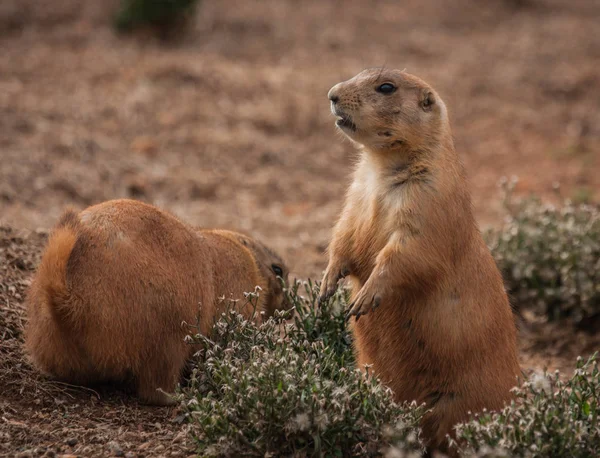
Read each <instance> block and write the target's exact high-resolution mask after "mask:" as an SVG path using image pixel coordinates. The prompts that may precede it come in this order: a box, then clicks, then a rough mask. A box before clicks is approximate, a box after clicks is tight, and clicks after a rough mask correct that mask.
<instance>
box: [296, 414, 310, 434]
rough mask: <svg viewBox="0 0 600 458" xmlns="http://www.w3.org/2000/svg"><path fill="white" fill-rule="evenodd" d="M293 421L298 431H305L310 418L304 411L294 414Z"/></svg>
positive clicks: (308, 425)
mask: <svg viewBox="0 0 600 458" xmlns="http://www.w3.org/2000/svg"><path fill="white" fill-rule="evenodd" d="M294 423H296V427H297V428H298V431H306V430H307V429H308V428H310V418H309V417H308V414H305V413H299V414H298V415H296V418H294Z"/></svg>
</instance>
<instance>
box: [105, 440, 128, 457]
mask: <svg viewBox="0 0 600 458" xmlns="http://www.w3.org/2000/svg"><path fill="white" fill-rule="evenodd" d="M106 445H107V447H108V449H109V450H110V451H111V453H112V454H114V455H115V456H124V455H125V453H123V449H122V448H121V446H120V445H119V443H118V442H116V441H110V442H109V443H108V444H106Z"/></svg>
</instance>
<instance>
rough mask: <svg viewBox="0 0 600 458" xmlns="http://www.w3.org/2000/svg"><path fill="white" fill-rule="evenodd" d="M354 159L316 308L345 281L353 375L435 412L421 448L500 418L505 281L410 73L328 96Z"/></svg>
mask: <svg viewBox="0 0 600 458" xmlns="http://www.w3.org/2000/svg"><path fill="white" fill-rule="evenodd" d="M329 99H330V101H331V109H332V112H333V114H334V115H335V116H336V117H337V121H336V124H337V126H338V128H339V129H340V130H341V131H342V132H343V133H344V134H345V135H346V136H347V137H348V138H349V139H351V140H352V141H353V142H354V143H355V144H356V145H357V146H358V149H359V151H360V159H359V162H358V164H357V167H356V169H355V171H354V179H353V182H352V184H351V186H350V188H349V189H348V193H347V196H346V202H345V205H344V209H343V211H342V214H341V216H340V218H339V221H338V222H337V225H336V226H335V229H334V234H333V239H332V241H331V243H330V246H329V264H328V266H327V269H326V271H325V275H324V278H323V281H322V285H321V296H322V300H324V299H326V298H328V297H330V296H331V295H332V294H333V293H334V292H335V290H336V287H337V282H338V281H339V280H340V279H341V278H343V277H349V279H350V281H351V287H352V303H351V306H350V309H349V312H348V313H349V317H352V316H354V317H355V321H354V323H352V327H353V334H354V336H355V350H356V354H357V358H358V362H359V364H360V365H361V366H363V365H364V364H372V365H373V371H374V372H375V373H376V374H377V375H378V376H379V377H380V378H381V380H382V382H383V383H385V384H387V385H388V386H389V387H390V388H391V389H392V390H393V392H394V395H395V398H396V399H397V400H399V401H412V400H416V401H417V402H418V403H422V402H425V403H426V404H427V405H428V407H431V408H433V410H432V412H431V413H429V414H427V415H426V416H425V418H424V421H423V425H422V426H423V431H424V435H425V439H426V440H427V442H428V445H429V447H431V448H439V449H445V448H446V446H445V444H446V439H445V436H446V434H447V433H450V432H451V431H452V427H453V426H454V425H455V424H456V423H458V422H461V421H464V420H467V418H468V412H473V413H475V412H479V411H481V410H483V409H484V408H487V409H499V408H501V407H502V406H503V405H504V403H505V402H506V401H507V400H509V399H510V398H511V394H510V389H511V388H512V387H513V386H514V385H516V383H517V377H518V376H519V375H520V368H519V364H518V360H517V345H516V329H515V323H514V318H513V314H512V311H511V308H510V306H509V303H508V299H507V296H506V292H505V290H504V285H503V282H502V277H501V275H500V273H499V271H498V269H497V267H496V264H495V262H494V260H493V258H492V256H491V254H490V252H489V250H488V248H487V246H486V245H485V242H484V241H483V238H482V236H481V233H480V231H479V229H478V227H477V224H476V222H475V218H474V216H473V212H472V208H471V207H472V205H471V197H470V195H469V190H468V186H467V181H466V178H465V173H464V169H463V166H462V164H461V162H460V160H459V158H458V155H457V154H456V152H455V149H454V144H453V141H452V134H451V131H450V124H449V120H448V113H447V109H446V106H445V104H444V102H443V101H442V99H441V98H440V96H439V95H438V94H437V92H436V91H435V90H434V89H432V88H431V86H429V85H428V84H427V83H425V82H423V81H422V80H420V79H419V78H417V77H415V76H412V75H410V74H408V73H405V72H403V71H398V70H390V69H368V70H365V71H363V72H361V73H359V74H358V75H357V76H355V77H354V78H352V79H350V80H348V81H345V82H342V83H339V84H337V85H335V86H334V87H333V88H332V89H331V90H330V92H329Z"/></svg>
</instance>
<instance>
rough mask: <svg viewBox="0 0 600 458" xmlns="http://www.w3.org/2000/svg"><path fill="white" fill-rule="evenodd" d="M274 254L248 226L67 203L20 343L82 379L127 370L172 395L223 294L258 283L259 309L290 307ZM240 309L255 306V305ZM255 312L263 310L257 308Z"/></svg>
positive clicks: (138, 382) (47, 366)
mask: <svg viewBox="0 0 600 458" xmlns="http://www.w3.org/2000/svg"><path fill="white" fill-rule="evenodd" d="M287 276H288V270H287V268H286V266H285V264H284V263H283V261H282V260H281V258H280V257H279V256H277V255H276V254H275V253H274V252H273V251H271V250H270V249H269V248H267V247H266V246H265V245H263V244H261V243H259V242H257V241H255V240H253V239H251V238H250V237H248V236H245V235H242V234H238V233H235V232H231V231H224V230H203V229H202V230H197V229H194V228H192V227H190V226H188V225H186V224H184V223H183V222H181V221H180V220H178V219H177V218H175V217H174V216H172V215H170V214H168V213H166V212H163V211H161V210H159V209H158V208H156V207H153V206H151V205H147V204H144V203H141V202H137V201H133V200H113V201H108V202H105V203H102V204H99V205H95V206H92V207H89V208H87V209H86V210H84V211H82V212H81V213H79V214H78V213H76V212H74V211H67V212H66V213H65V214H64V215H63V216H62V218H61V220H60V221H59V223H58V224H57V225H56V227H55V228H54V231H53V233H52V234H51V236H50V238H49V241H48V244H47V246H46V249H45V252H44V254H43V257H42V260H41V263H40V266H39V269H38V271H37V273H36V275H35V277H34V280H33V283H32V285H31V288H30V291H29V294H28V298H27V308H28V316H29V322H28V324H27V328H26V338H25V343H26V347H27V350H28V352H29V354H30V356H31V358H32V360H33V362H34V364H35V365H36V366H37V367H38V368H39V369H41V370H42V371H44V372H46V373H48V374H50V375H52V376H54V377H57V378H59V379H62V380H65V381H69V382H72V383H77V384H89V383H96V382H103V381H125V380H127V381H129V380H132V381H133V383H134V384H135V387H136V388H137V392H138V394H139V396H140V397H141V398H142V400H144V401H145V402H147V403H151V404H168V403H169V398H168V397H167V396H165V395H164V394H163V393H161V392H160V391H157V389H158V388H161V389H162V390H164V391H167V392H170V391H172V390H173V389H174V388H175V386H176V384H177V383H178V381H179V379H180V376H181V372H182V369H183V368H184V366H185V364H186V362H187V360H188V358H189V357H190V355H191V353H192V351H193V347H192V346H190V345H188V344H186V343H184V337H185V335H186V334H189V333H191V332H192V330H191V329H190V328H189V326H186V325H182V323H184V322H185V323H188V324H189V325H196V324H199V327H200V331H201V332H202V333H204V334H208V333H209V332H210V330H211V328H212V323H213V320H214V319H215V317H218V316H219V314H220V313H221V312H223V311H224V308H225V307H226V301H223V299H222V298H223V297H224V298H226V299H234V300H240V302H241V303H243V299H244V296H243V293H244V292H250V291H254V289H255V287H256V286H259V287H260V288H261V289H262V292H261V293H260V298H259V303H258V310H257V312H260V311H264V312H265V314H266V315H270V314H272V313H273V312H274V311H275V310H276V309H280V308H284V307H286V305H287V304H286V301H285V299H284V291H283V286H282V284H281V280H280V279H279V278H277V277H280V278H281V279H283V280H284V281H287ZM241 313H243V314H245V315H246V316H248V317H249V316H250V314H251V313H252V310H251V307H250V306H247V307H246V308H243V309H242V310H241ZM257 316H258V317H260V313H257Z"/></svg>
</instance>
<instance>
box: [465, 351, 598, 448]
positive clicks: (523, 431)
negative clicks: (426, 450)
mask: <svg viewBox="0 0 600 458" xmlns="http://www.w3.org/2000/svg"><path fill="white" fill-rule="evenodd" d="M514 392H515V396H516V399H515V400H514V401H513V402H511V404H510V405H509V406H507V407H505V408H504V409H503V410H502V411H501V412H498V413H484V414H481V415H479V416H477V417H476V418H475V419H474V420H472V421H471V422H469V423H466V424H462V425H459V426H458V427H457V438H458V440H459V441H461V440H462V441H464V450H463V453H464V455H465V456H482V455H483V454H484V453H491V455H487V456H511V457H531V458H538V457H539V458H542V457H558V456H568V457H574V458H579V457H580V458H591V457H596V456H598V451H599V450H600V421H599V418H598V416H599V414H600V405H599V402H600V399H599V397H600V371H599V370H598V364H597V360H596V355H594V356H592V357H591V358H590V359H589V360H587V361H584V360H583V359H581V358H579V359H578V362H577V368H576V369H575V372H574V374H573V377H571V379H570V380H568V381H566V382H563V381H561V379H560V378H559V374H558V372H556V373H555V374H553V375H549V374H546V373H545V374H534V375H533V376H532V377H531V378H530V379H529V381H527V382H525V383H524V384H523V385H522V386H521V387H518V388H516V389H515V390H514Z"/></svg>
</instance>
